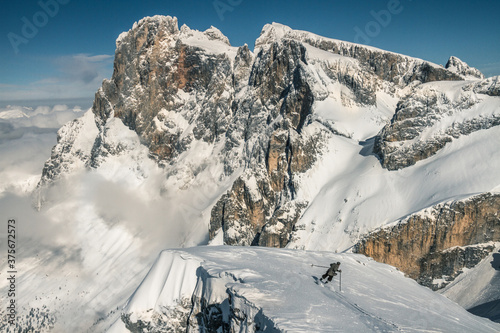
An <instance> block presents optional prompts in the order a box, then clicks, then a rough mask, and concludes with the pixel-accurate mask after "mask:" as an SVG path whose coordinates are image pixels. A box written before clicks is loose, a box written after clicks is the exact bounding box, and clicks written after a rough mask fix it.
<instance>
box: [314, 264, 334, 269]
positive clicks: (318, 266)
mask: <svg viewBox="0 0 500 333" xmlns="http://www.w3.org/2000/svg"><path fill="white" fill-rule="evenodd" d="M311 266H312V267H323V268H330V267H327V266H320V265H315V264H311Z"/></svg>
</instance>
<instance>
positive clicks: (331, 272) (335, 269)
mask: <svg viewBox="0 0 500 333" xmlns="http://www.w3.org/2000/svg"><path fill="white" fill-rule="evenodd" d="M339 266H340V263H333V264H330V268H328V270H327V271H326V275H328V276H334V275H335V272H338V271H339Z"/></svg>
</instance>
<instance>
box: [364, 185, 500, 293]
mask: <svg viewBox="0 0 500 333" xmlns="http://www.w3.org/2000/svg"><path fill="white" fill-rule="evenodd" d="M499 212H500V195H498V194H490V193H486V194H482V195H478V196H475V197H472V198H469V199H466V200H461V201H456V202H451V203H445V204H440V205H437V206H434V207H432V208H429V209H426V210H424V211H422V212H420V213H416V214H413V215H410V216H409V217H407V218H405V219H402V220H400V221H398V222H397V223H396V224H395V225H394V226H390V227H385V228H383V229H381V230H379V231H375V232H373V233H371V234H369V235H368V236H366V237H365V238H363V239H362V240H361V241H360V242H359V243H358V244H357V245H356V247H355V250H356V251H357V252H359V253H363V254H365V255H367V256H370V257H372V258H374V259H375V260H377V261H380V262H384V263H388V264H390V265H393V266H396V267H397V268H399V269H400V270H401V271H403V272H404V273H406V274H407V275H408V276H410V277H411V278H414V279H416V280H417V281H418V282H420V283H421V284H424V285H426V286H429V287H433V288H434V289H437V288H441V287H444V286H445V285H446V283H447V282H448V283H449V282H450V281H452V280H453V278H455V277H456V276H457V275H458V274H459V273H460V272H461V270H462V269H463V268H472V267H474V266H475V265H476V264H478V263H479V262H480V261H481V260H482V259H483V258H484V257H486V256H487V255H488V254H489V253H490V252H491V251H492V250H493V249H494V248H495V246H494V245H493V244H491V243H490V244H485V243H488V242H497V241H500V213H499Z"/></svg>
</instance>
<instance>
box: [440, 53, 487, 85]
mask: <svg viewBox="0 0 500 333" xmlns="http://www.w3.org/2000/svg"><path fill="white" fill-rule="evenodd" d="M445 68H446V69H447V70H449V71H451V72H453V73H456V74H458V75H460V76H462V77H463V78H465V79H469V80H470V79H484V75H483V73H481V72H480V71H479V70H478V69H477V68H474V67H471V66H469V65H468V64H467V63H466V62H465V61H462V60H460V59H459V58H457V57H455V56H451V57H450V59H448V62H447V63H446V66H445Z"/></svg>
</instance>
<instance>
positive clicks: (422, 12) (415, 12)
mask: <svg viewBox="0 0 500 333" xmlns="http://www.w3.org/2000/svg"><path fill="white" fill-rule="evenodd" d="M55 4H57V5H55ZM389 10H391V11H392V13H391V11H389ZM377 13H380V14H381V16H380V17H379V21H377V18H376V16H377ZM383 13H385V14H387V13H389V14H390V16H387V15H385V16H384V15H383ZM156 14H160V15H171V16H176V17H177V18H178V20H179V25H182V24H184V23H185V24H187V25H188V26H189V27H190V28H193V29H198V30H205V29H207V28H209V27H210V26H211V25H213V26H215V27H217V28H219V29H220V30H221V31H222V32H223V33H224V34H225V35H226V36H228V38H229V40H230V41H231V44H232V45H235V46H239V45H243V44H244V43H247V44H248V45H249V46H250V47H251V48H253V43H254V41H255V39H256V38H257V37H258V36H259V33H260V31H261V29H262V27H263V26H264V24H266V23H270V22H273V21H274V22H279V23H283V24H286V25H289V26H291V27H292V28H294V29H301V30H307V31H311V32H314V33H316V34H319V35H323V36H326V37H331V38H337V39H342V40H346V41H356V42H362V43H367V44H370V45H372V46H376V47H379V48H382V49H386V50H390V51H394V52H399V53H403V54H407V55H411V56H414V57H419V58H422V59H426V60H429V61H432V62H436V63H438V64H445V63H446V61H447V59H448V57H449V56H451V55H455V56H457V57H459V58H461V59H462V60H464V61H466V62H467V63H469V64H470V65H471V66H474V67H477V68H479V69H480V70H481V71H483V73H485V75H486V76H492V75H499V74H500V19H499V17H500V2H499V1H486V0H484V1H475V2H470V1H448V0H445V1H433V2H430V1H423V0H420V1H419V0H413V1H412V0H399V1H398V0H380V1H374V0H371V1H370V0H364V1H361V0H359V1H338V0H328V1H307V2H306V1H295V0H288V1H269V0H268V1H261V0H253V1H250V0H206V1H170V0H163V1H148V0H144V1H127V0H121V1H116V0H108V1H103V0H99V1H98V0H87V1H84V0H41V1H39V0H23V1H9V2H5V3H3V4H2V12H1V14H0V15H1V17H0V18H1V19H0V63H1V64H2V65H1V66H0V106H2V105H6V104H9V103H15V104H24V105H29V104H30V103H32V104H37V103H40V101H45V102H46V104H50V103H58V102H60V100H62V101H72V100H79V101H81V103H80V104H84V105H83V106H85V107H86V106H90V104H91V103H92V99H93V95H94V93H95V91H96V90H97V88H98V87H99V86H100V85H101V82H102V79H103V78H109V77H110V76H111V74H112V68H113V55H114V49H115V40H116V38H117V37H118V35H119V34H120V33H121V32H123V31H126V30H129V29H130V28H131V27H132V25H133V23H134V22H135V21H138V20H140V19H141V18H143V17H144V16H151V15H156ZM26 22H28V23H26ZM35 23H36V25H34V28H35V30H33V29H31V30H30V29H29V25H30V24H35ZM37 25H38V27H37ZM360 32H361V33H360ZM362 34H363V35H362ZM85 103H87V104H85Z"/></svg>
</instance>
